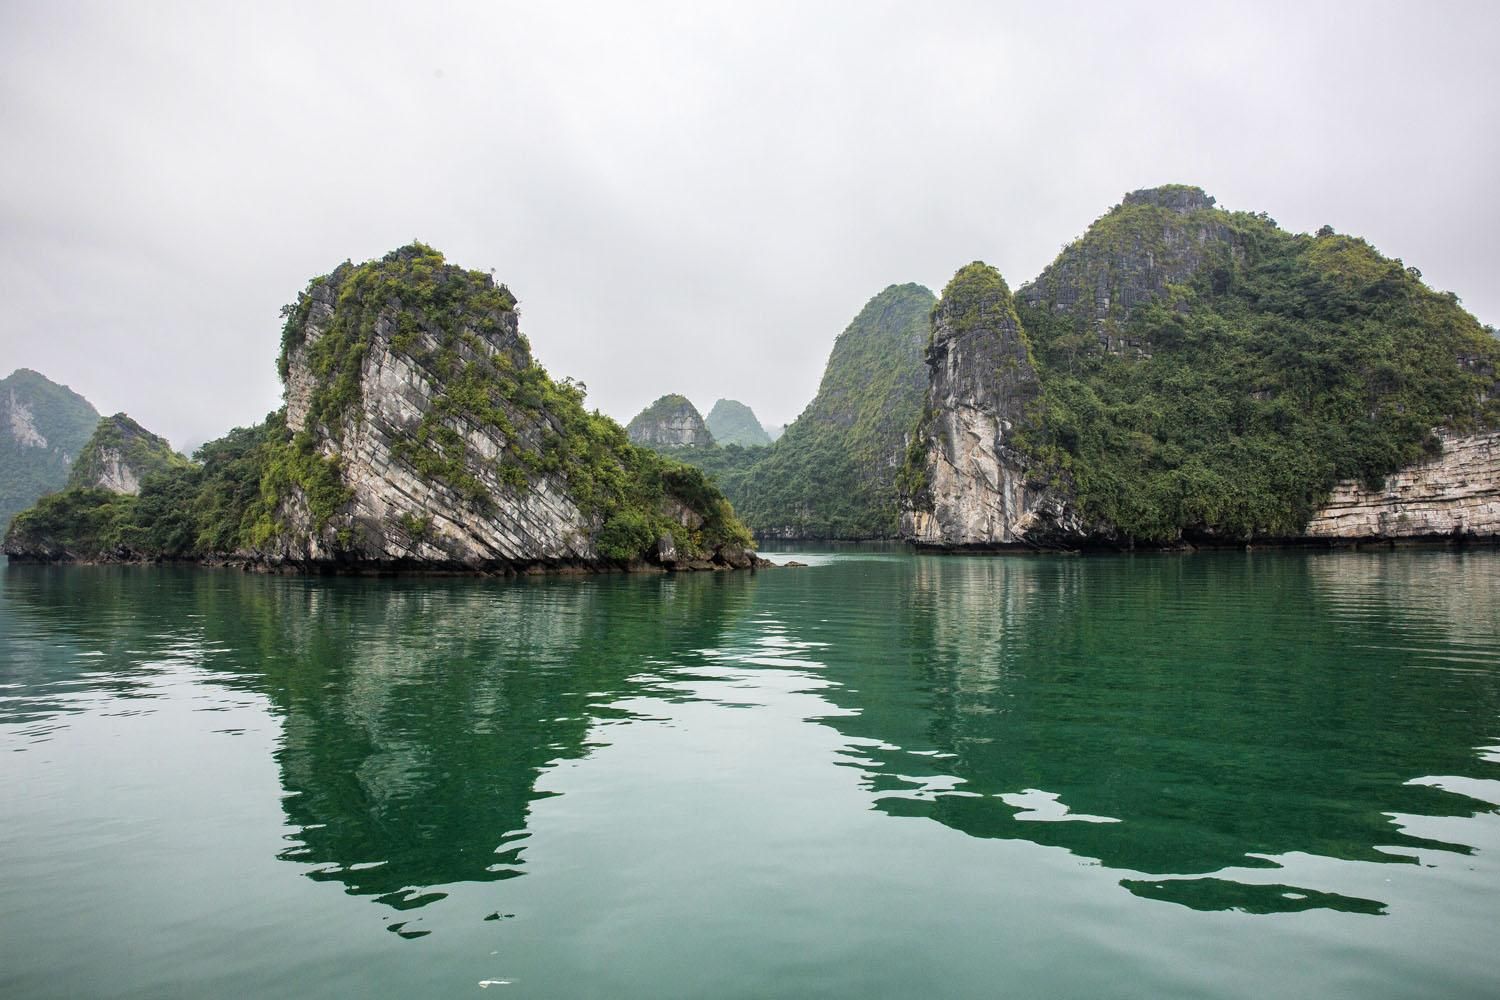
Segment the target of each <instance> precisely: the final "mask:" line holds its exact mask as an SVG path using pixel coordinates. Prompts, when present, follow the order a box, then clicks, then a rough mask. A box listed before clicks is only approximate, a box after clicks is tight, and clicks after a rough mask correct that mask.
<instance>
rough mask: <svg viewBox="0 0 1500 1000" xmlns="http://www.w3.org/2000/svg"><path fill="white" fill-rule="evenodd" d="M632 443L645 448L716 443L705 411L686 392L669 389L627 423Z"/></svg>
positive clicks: (683, 446) (627, 431)
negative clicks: (707, 422) (699, 408)
mask: <svg viewBox="0 0 1500 1000" xmlns="http://www.w3.org/2000/svg"><path fill="white" fill-rule="evenodd" d="M625 432H626V433H627V434H629V435H630V440H631V443H632V444H638V445H640V446H642V447H643V448H706V447H708V446H709V445H711V444H713V443H714V436H713V434H712V433H710V432H709V429H708V424H706V423H705V422H704V420H703V415H702V414H700V413H699V412H698V408H697V407H696V406H694V405H693V404H692V402H691V401H690V400H689V399H688V398H687V397H686V396H679V395H677V394H676V393H669V394H667V395H665V396H662V397H661V398H660V399H658V400H656V402H654V403H652V404H651V405H650V406H648V407H646V408H645V409H644V410H642V411H641V412H640V413H637V414H636V415H635V417H634V418H633V419H632V420H631V421H630V423H628V424H626V425H625Z"/></svg>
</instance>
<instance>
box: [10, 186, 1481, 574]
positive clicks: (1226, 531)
mask: <svg viewBox="0 0 1500 1000" xmlns="http://www.w3.org/2000/svg"><path fill="white" fill-rule="evenodd" d="M514 306H515V298H514V297H513V296H512V294H511V292H510V291H509V289H507V288H506V287H505V286H504V285H498V284H496V283H495V282H494V281H493V279H492V278H491V277H490V276H489V275H487V274H482V273H480V272H476V271H468V270H465V269H463V268H462V267H459V266H456V265H454V264H450V263H448V262H447V261H445V260H444V258H443V257H442V255H441V254H440V253H438V252H437V251H436V250H433V249H432V248H430V247H427V246H424V245H421V244H413V245H410V246H406V247H402V248H400V249H398V250H395V251H393V252H391V253H390V254H387V255H386V256H385V257H383V258H381V259H379V260H373V261H369V262H367V263H364V264H359V265H354V264H349V263H345V264H343V265H340V266H339V267H337V268H335V269H334V270H333V271H331V272H330V273H329V274H327V275H324V276H322V277H318V278H314V279H313V280H312V281H311V282H310V283H309V285H308V287H307V288H306V289H305V290H304V291H303V292H301V293H300V294H299V295H298V296H297V298H296V300H295V301H294V302H292V303H291V304H290V305H288V307H287V308H286V310H285V315H286V324H285V327H284V329H283V331H282V345H281V353H280V356H279V358H278V359H277V365H278V369H279V371H280V374H281V377H282V381H283V384H284V387H285V399H286V405H285V407H284V408H283V409H282V410H279V411H277V412H275V413H273V414H271V415H269V416H268V417H267V418H266V420H265V422H264V423H262V424H260V425H258V426H255V427H250V428H237V429H236V430H234V431H232V432H231V433H230V434H228V435H227V436H226V437H224V438H221V439H219V440H217V441H212V442H209V443H208V444H206V445H204V446H203V447H202V448H200V449H199V450H198V453H197V458H196V460H194V461H189V460H187V459H184V458H183V457H181V456H179V455H177V454H175V453H174V452H172V450H171V448H170V446H169V445H168V444H167V443H166V442H165V441H164V440H162V439H161V438H159V437H156V436H155V435H153V434H152V433H151V432H149V431H147V430H145V429H144V428H142V427H140V426H139V425H138V424H136V423H135V422H134V421H133V420H131V419H130V418H129V417H128V416H126V415H125V414H123V413H122V414H117V415H116V416H114V417H109V418H106V419H103V420H101V421H100V422H99V425H98V427H97V429H96V430H95V431H94V433H93V436H92V437H91V438H90V439H89V440H88V441H87V443H86V444H84V445H83V446H82V448H81V449H80V450H79V451H78V455H77V458H76V459H75V460H74V462H73V465H72V472H71V474H70V477H69V479H68V481H67V483H66V488H65V489H63V490H61V491H59V492H56V493H50V494H47V495H45V496H43V497H42V498H41V499H40V500H39V502H37V504H36V506H34V507H32V508H30V509H29V510H25V511H23V512H21V513H20V514H19V515H18V516H16V518H15V519H14V521H13V522H12V523H11V525H10V528H9V530H8V531H7V533H6V535H5V542H4V550H5V552H6V554H7V555H9V556H10V557H11V558H12V559H16V560H22V561H42V562H46V561H74V560H76V561H85V562H104V561H154V560H164V559H166V560H199V561H205V562H216V563H233V564H238V565H243V566H247V567H256V568H281V569H298V570H319V571H329V570H332V571H370V570H411V569H424V570H436V571H453V570H467V571H490V572H492V571H507V572H515V571H534V570H584V569H601V568H621V569H648V568H658V569H660V568H664V569H698V568H716V567H727V568H753V567H754V566H756V565H757V564H760V563H763V562H764V560H761V559H759V557H757V556H756V555H755V554H754V551H753V548H752V546H753V540H752V532H753V533H754V534H755V535H756V536H758V537H760V538H765V539H782V540H785V539H799V538H820V539H882V538H887V539H889V538H900V539H904V540H906V541H909V542H912V543H914V544H916V545H918V546H921V547H931V548H943V549H993V550H1004V549H1036V550H1071V549H1092V550H1109V549H1130V548H1136V547H1141V546H1148V547H1166V548H1171V547H1184V546H1203V545H1245V544H1257V543H1258V544H1268V543H1281V544H1287V543H1298V544H1356V543H1372V542H1396V541H1403V542H1407V541H1427V542H1444V543H1453V542H1476V541H1490V542H1493V541H1495V540H1496V539H1497V538H1500V431H1497V429H1496V428H1497V427H1500V389H1497V385H1500V383H1497V370H1500V341H1497V340H1496V338H1495V336H1494V335H1493V334H1492V333H1491V332H1489V331H1486V330H1485V329H1484V328H1483V327H1482V326H1481V325H1480V324H1479V322H1478V321H1477V320H1476V319H1474V317H1473V316H1471V315H1470V314H1468V313H1467V312H1465V311H1464V310H1463V308H1462V307H1461V306H1460V305H1459V303H1458V301H1457V300H1456V299H1455V298H1454V297H1453V296H1451V295H1444V294H1439V293H1436V292H1433V291H1432V290H1430V289H1429V288H1428V287H1427V286H1426V285H1424V284H1423V283H1422V280H1421V276H1420V274H1418V273H1417V272H1416V271H1415V270H1414V269H1410V268H1407V267H1404V266H1403V265H1402V263H1401V262H1400V261H1396V260H1391V259H1387V258H1385V257H1383V256H1381V255H1380V254H1379V253H1377V252H1376V251H1375V250H1374V249H1373V248H1372V247H1371V246H1370V245H1369V244H1368V243H1366V242H1364V241H1363V240H1361V239H1359V238H1358V237H1355V236H1349V235H1345V234H1341V233H1336V232H1333V231H1332V230H1331V229H1329V228H1325V229H1323V230H1320V231H1319V232H1318V233H1316V234H1312V235H1308V234H1295V233H1288V232H1285V231H1284V230H1282V229H1280V228H1279V227H1278V226H1277V225H1276V224H1275V222H1273V221H1272V220H1271V219H1269V218H1268V217H1267V216H1266V215H1265V214H1264V213H1260V214H1256V213H1249V212H1228V211H1224V210H1221V209H1219V208H1217V207H1215V204H1214V199H1213V198H1212V197H1210V196H1208V195H1206V194H1205V193H1204V192H1203V191H1201V190H1200V189H1198V188H1194V187H1186V186H1180V185H1172V186H1167V187H1162V188H1155V189H1150V190H1143V191H1135V192H1132V193H1130V194H1128V195H1126V196H1125V198H1124V199H1123V200H1122V202H1121V203H1120V204H1119V205H1117V206H1115V207H1114V208H1112V209H1110V210H1109V211H1108V212H1106V213H1105V214H1104V215H1103V216H1101V217H1100V218H1099V220H1098V221H1096V222H1095V223H1094V224H1093V225H1092V226H1090V227H1089V229H1088V231H1087V232H1085V233H1084V234H1083V235H1081V236H1080V237H1078V238H1077V239H1075V240H1073V241H1072V242H1071V243H1069V244H1068V245H1067V246H1066V247H1065V248H1064V250H1063V251H1062V253H1061V254H1060V255H1059V256H1058V257H1057V259H1056V260H1055V261H1053V263H1052V264H1051V265H1049V266H1048V267H1047V268H1046V269H1045V270H1044V271H1043V272H1042V274H1040V275H1039V276H1037V277H1036V278H1035V279H1034V280H1032V281H1030V282H1028V283H1026V284H1024V285H1022V286H1020V287H1019V288H1018V289H1017V290H1016V291H1015V292H1014V293H1012V291H1011V289H1010V288H1009V286H1008V285H1007V283H1006V281H1005V279H1004V278H1003V277H1002V276H1001V275H1000V274H999V273H998V272H997V271H995V269H993V268H991V267H989V266H987V265H985V264H983V263H980V262H975V263H972V264H967V265H965V266H963V267H961V268H960V269H959V270H958V272H957V273H956V274H955V275H954V277H953V280H952V281H951V282H949V284H948V285H947V287H946V288H945V289H944V290H943V293H942V296H941V297H940V298H938V299H937V300H936V301H935V302H934V300H933V296H932V294H931V293H930V292H928V291H927V290H926V289H925V288H922V287H920V286H917V285H898V286H892V287H890V288H888V289H886V290H885V291H883V292H881V293H879V294H878V295H876V296H875V298H873V299H872V300H871V301H870V302H869V304H867V305H866V306H865V307H864V309H862V310H861V311H860V312H859V314H858V315H857V316H856V317H855V318H854V320H853V321H852V322H851V323H850V325H849V327H848V328H847V329H846V330H844V332H843V333H842V334H840V335H839V337H838V338H837V339H836V340H835V341H834V344H833V349H832V353H831V355H830V357H829V361H828V366H827V369H826V371H825V372H824V376H823V383H822V386H821V387H820V389H819V391H818V394H817V396H816V398H815V399H814V400H813V401H812V402H811V403H810V404H809V405H808V407H807V408H806V410H804V412H803V413H802V415H801V416H800V417H799V418H798V419H797V420H796V421H794V422H793V423H792V424H791V426H790V427H788V428H787V430H786V433H785V434H784V435H782V436H781V437H779V438H778V439H777V440H776V441H775V442H774V443H772V442H771V440H770V437H769V435H768V434H767V433H766V432H765V430H764V429H763V428H762V427H761V425H760V424H759V422H758V421H757V420H756V418H755V415H754V413H753V411H752V410H750V408H749V407H746V406H745V405H744V404H743V403H740V402H738V401H735V400H727V399H719V400H718V401H717V402H716V403H715V405H714V408H713V409H712V411H711V413H710V418H709V419H708V420H705V419H704V418H703V416H702V415H701V414H700V413H699V411H698V410H697V408H696V407H695V406H694V405H693V403H692V402H691V401H690V400H689V399H688V398H687V397H685V396H682V395H677V394H669V395H666V396H663V397H661V398H660V399H658V400H657V401H656V402H654V403H652V404H651V405H650V406H649V407H647V408H646V409H645V410H643V411H642V412H641V413H640V414H638V415H637V416H636V417H635V418H634V419H633V420H631V421H630V423H629V425H628V426H627V427H626V428H624V429H622V428H621V427H620V426H619V425H618V424H616V423H615V422H614V421H612V420H610V419H609V418H608V417H606V416H603V415H602V414H600V413H598V412H597V411H595V412H592V413H591V412H589V411H587V410H586V409H585V407H584V405H583V404H584V396H583V392H582V390H581V389H579V388H578V387H577V386H576V385H575V384H574V383H573V382H571V381H570V380H568V379H561V380H558V379H554V378H552V377H551V376H549V375H548V373H547V372H546V371H545V370H544V369H543V368H542V366H541V365H540V364H539V363H538V362H537V361H536V360H535V358H534V357H533V355H532V351H531V346H530V344H529V343H528V341H527V340H526V338H525V337H524V336H523V335H522V333H521V331H520V327H519V323H518V320H517V315H516V312H515V308H514ZM28 379H30V381H27V380H28ZM8 381H12V382H16V383H17V384H18V385H19V386H20V387H21V388H20V391H21V393H22V394H21V395H17V388H11V389H10V390H9V395H8V397H7V400H6V404H7V406H8V407H9V410H10V413H11V420H10V426H11V428H12V433H11V436H10V439H9V441H8V442H7V448H8V450H9V451H10V453H11V454H12V455H14V456H17V458H13V459H11V461H13V462H15V461H17V460H18V459H19V458H21V457H27V449H31V450H33V451H35V452H36V455H35V458H36V459H38V460H42V459H43V458H44V456H45V455H47V454H49V452H47V451H46V448H45V446H44V445H45V442H44V441H43V439H42V438H41V436H40V435H39V434H38V432H37V431H36V430H35V427H34V421H33V419H32V411H31V404H29V403H28V402H27V397H26V395H25V393H26V392H27V391H28V389H27V388H26V386H27V385H33V384H34V383H35V381H36V377H35V376H34V374H32V373H22V372H18V373H16V374H15V375H13V376H12V377H11V379H10V380H8ZM30 391H35V390H34V388H33V389H32V390H30ZM714 428H717V431H715V430H714Z"/></svg>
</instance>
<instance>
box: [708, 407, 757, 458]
mask: <svg viewBox="0 0 1500 1000" xmlns="http://www.w3.org/2000/svg"><path fill="white" fill-rule="evenodd" d="M703 422H704V423H705V424H707V425H708V432H709V433H710V434H712V435H713V439H714V442H715V443H716V444H725V445H727V444H737V445H740V446H742V447H745V448H763V447H765V446H766V445H769V444H770V443H771V435H769V434H767V433H766V429H765V428H764V427H762V426H761V425H760V421H759V420H757V419H756V417H755V411H754V410H752V409H750V407H748V406H746V405H745V404H744V403H741V402H740V401H739V400H737V399H720V400H717V401H715V402H714V405H713V409H711V410H709V411H708V416H706V417H704V418H703Z"/></svg>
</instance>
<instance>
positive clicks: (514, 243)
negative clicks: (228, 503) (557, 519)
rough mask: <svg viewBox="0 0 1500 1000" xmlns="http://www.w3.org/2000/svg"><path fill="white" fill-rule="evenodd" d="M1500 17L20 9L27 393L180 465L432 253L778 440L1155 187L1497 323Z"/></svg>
mask: <svg viewBox="0 0 1500 1000" xmlns="http://www.w3.org/2000/svg"><path fill="white" fill-rule="evenodd" d="M1497 11H1500V4H1491V3H1472V4H1462V3H1411V2H1404V3H1399V4H1387V3H1372V2H1369V0H1361V2H1353V3H1338V4H1318V3H1311V2H1302V3H1292V4H1286V5H1281V6H1278V5H1273V4H1269V3H1255V4H1246V3H1236V4H1225V5H1213V4H1208V3H1203V2H1196V3H1184V4H1172V3H1163V2H1152V3H1142V4H1130V3H1087V4H1082V3H1081V4H1061V3H1048V4H1041V3H1036V4H1025V5H1022V4H1013V5H1002V4H999V3H976V4H957V3H955V4H942V3H936V2H931V3H901V4H897V3H870V2H859V3H840V4H834V3H828V4H820V3H812V2H807V0H803V2H797V3H788V4H769V3H756V4H749V3H744V4H728V3H722V4H721V3H703V2H696V3H684V4H671V5H658V4H644V3H629V4H626V3H609V4H591V5H584V4H577V5H572V4H555V3H545V4H544V3H535V2H533V3H526V4H520V3H516V4H504V3H476V4H473V5H442V4H435V3H428V2H411V0H407V2H403V3H399V4H393V5H385V4H377V3H371V2H360V3H352V4H347V5H346V4H338V5H335V4H319V3H313V2H307V0H304V2H299V3H294V4H286V5H283V4H279V3H270V2H261V0H257V2H254V3H237V4H209V3H203V2H201V0H200V2H194V3H184V4H168V3H147V2H142V3H128V4H126V3H109V4H97V5H94V4H70V3H64V2H56V0H30V2H27V0H0V375H3V374H5V373H8V372H9V371H10V370H11V369H13V368H17V367H29V368H35V369H37V370H39V371H41V372H43V373H44V374H46V375H48V376H49V377H51V378H53V379H55V380H57V381H60V382H64V383H67V384H69V385H71V386H72V387H73V388H74V389H76V390H78V391H80V392H82V393H83V394H84V395H86V396H87V397H88V398H89V399H90V400H91V401H92V402H93V403H94V404H95V405H96V406H97V407H98V408H99V409H100V410H101V411H103V412H105V413H110V412H114V411H116V410H125V411H127V412H129V413H130V414H131V415H133V416H135V417H136V418H137V419H138V420H140V421H141V422H142V423H143V424H145V425H146V426H147V427H150V428H152V429H154V430H157V431H158V432H159V433H163V434H165V435H167V436H168V437H169V438H171V439H172V441H173V442H174V443H176V444H177V445H179V446H183V445H192V444H196V443H198V442H201V441H202V440H204V439H205V438H209V437H215V436H218V435H219V434H221V433H223V432H224V431H226V430H227V429H229V428H230V427H232V426H235V425H242V424H247V423H251V422H254V421H256V420H258V419H260V418H261V417H262V416H263V415H264V414H265V413H266V412H267V411H268V410H271V409H273V408H275V407H276V406H278V405H279V404H280V386H279V384H278V382H277V380H276V373H275V366H274V357H275V354H276V350H277V343H278V336H279V330H280V319H279V317H278V315H277V312H278V309H279V308H280V306H281V305H282V304H283V303H286V302H289V301H291V300H292V299H294V298H295V297H296V295H297V292H298V290H299V289H301V288H302V287H304V286H305V284H306V283H307V281H308V279H309V278H311V277H312V276H314V275H318V274H324V273H326V272H328V271H329V270H331V269H332V268H333V267H335V266H336V265H337V264H338V263H339V262H341V261H343V260H344V259H346V258H352V259H353V260H355V261H361V260H366V259H369V258H372V257H378V256H381V255H382V254H384V253H385V252H386V251H388V250H391V249H393V248H394V247H396V246H399V245H401V244H403V243H406V242H408V241H410V240H411V239H413V238H420V239H422V240H424V241H426V242H428V243H431V244H432V245H434V246H435V247H437V248H438V249H440V250H442V251H443V252H444V253H445V254H446V255H447V257H448V259H449V261H450V262H452V263H456V264H462V265H464V266H467V267H471V268H478V269H483V270H488V269H490V268H494V269H495V274H496V276H497V277H498V278H499V279H500V280H502V281H505V282H506V283H508V284H509V285H510V287H511V289H512V290H513V291H514V292H515V293H516V295H517V297H518V298H519V299H520V309H521V324H522V329H523V330H524V331H525V332H526V333H527V334H528V335H529V337H530V338H531V342H532V345H533V348H534V350H535V351H536V353H537V355H538V357H539V358H540V359H541V361H542V362H543V363H544V364H545V365H546V366H547V368H548V369H549V370H550V371H551V372H552V374H553V375H554V376H562V375H570V376H573V377H575V378H578V379H581V380H582V381H584V382H586V383H587V384H588V386H589V398H590V402H591V404H592V405H594V406H597V407H599V408H601V409H603V410H604V411H605V412H607V413H610V414H612V415H613V416H615V417H617V418H619V419H621V420H622V421H624V420H628V419H629V418H630V417H631V416H632V415H633V414H634V413H635V412H636V411H637V410H638V409H640V408H641V407H642V406H644V405H645V404H646V403H648V402H650V401H651V400H652V399H654V398H656V397H657V396H659V395H661V394H663V393H666V392H682V393H684V394H686V395H687V396H688V397H689V398H691V399H692V400H693V401H694V402H696V403H697V404H698V405H699V407H700V408H701V409H703V410H704V411H705V412H706V410H707V409H708V407H709V406H710V405H712V403H713V401H714V400H715V399H716V398H718V397H720V396H726V397H730V398H736V399H740V400H742V401H744V402H746V403H748V404H749V405H750V406H752V407H753V408H754V409H755V411H756V413H757V414H758V415H759V416H760V417H761V419H762V420H763V422H765V423H767V424H771V423H780V422H784V421H788V420H791V419H792V418H794V417H795V416H796V415H797V413H798V412H800V411H801V409H802V407H803V406H804V405H806V403H807V402H808V401H809V400H810V399H811V397H812V394H813V393H814V391H815V390H816V388H817V382H818V379H819V377H820V375H821V373H822V367H823V363H824V361H825V360H826V359H827V356H828V351H829V348H830V346H831V345H832V342H833V339H834V337H835V336H836V335H837V334H838V333H839V331H841V330H842V329H843V328H844V326H845V325H847V323H848V322H849V320H850V319H851V318H852V317H853V316H854V314H855V313H856V312H857V311H858V310H859V309H860V307H861V306H862V305H863V304H864V303H865V301H866V300H867V299H869V298H870V296H872V295H874V294H875V293H877V292H879V291H880V290H881V289H882V288H884V287H885V286H886V285H889V284H892V283H897V282H907V281H917V282H921V283H923V284H926V285H928V286H929V287H931V288H933V289H934V290H940V289H941V287H942V285H943V284H944V283H945V282H946V281H947V279H948V278H949V277H950V276H951V275H952V273H953V271H954V270H956V269H957V268H958V267H959V266H961V265H962V264H964V263H966V262H968V261H970V260H974V259H976V258H977V259H983V260H987V261H989V262H990V263H992V264H994V265H996V266H997V267H999V268H1000V270H1001V271H1002V272H1003V273H1004V275H1005V276H1006V278H1007V279H1008V280H1009V281H1010V283H1011V285H1012V286H1016V285H1020V284H1022V283H1023V282H1025V281H1027V280H1029V279H1031V278H1033V277H1035V275H1036V274H1037V272H1038V271H1040V270H1041V268H1042V267H1044V266H1045V265H1046V264H1047V263H1048V262H1049V261H1050V260H1051V259H1052V258H1053V257H1054V256H1055V255H1056V253H1057V251H1058V249H1059V248H1060V247H1061V246H1062V245H1063V244H1064V243H1066V242H1067V241H1068V240H1070V239H1072V238H1073V237H1074V236H1076V235H1078V234H1079V233H1080V232H1082V231H1083V230H1084V229H1085V228H1086V227H1087V225H1088V224H1089V222H1090V221H1092V220H1093V219H1094V218H1096V217H1097V216H1099V215H1100V214H1102V213H1103V212H1104V211H1106V210H1107V209H1108V208H1109V207H1110V206H1111V205H1113V204H1115V203H1117V202H1118V201H1119V200H1120V197H1121V196H1122V195H1123V194H1124V193H1125V192H1126V191H1129V190H1132V189H1135V188H1140V187H1148V186H1154V185H1157V184H1162V183H1169V182H1183V183H1192V184H1198V185H1200V186H1202V187H1203V188H1205V189H1206V190H1207V191H1208V192H1209V193H1210V194H1212V195H1215V196H1217V197H1218V199H1219V203H1220V204H1221V205H1223V206H1225V207H1229V208H1234V209H1249V210H1254V211H1265V212H1268V213H1270V215H1271V216H1272V217H1273V218H1275V219H1277V220H1278V221H1279V222H1280V223H1281V224H1282V225H1283V226H1284V227H1286V228H1288V229H1292V230H1297V231H1309V230H1312V229H1315V228H1317V227H1318V226H1320V225H1322V224H1323V223H1329V224H1331V225H1333V226H1334V227H1335V228H1336V229H1338V230H1339V231H1341V232H1348V233H1353V234H1356V235H1361V236H1364V237H1366V238H1367V239H1369V240H1370V241H1371V242H1372V243H1374V244H1375V245H1376V246H1377V247H1378V248H1379V249H1380V250H1381V251H1382V252H1384V253H1386V254H1388V255H1391V256H1395V257H1401V258H1403V259H1404V260H1405V262H1406V263H1407V264H1409V265H1415V266H1417V267H1420V268H1421V269H1422V271H1423V272H1424V274H1425V276H1426V280H1427V281H1428V283H1429V284H1431V285H1432V286H1433V287H1435V288H1438V289H1444V290H1451V291H1454V292H1456V293H1458V295H1459V296H1460V297H1461V298H1462V299H1463V300H1464V303H1465V305H1467V306H1468V307H1469V308H1470V309H1471V310H1472V311H1474V312H1475V313H1476V314H1477V315H1478V316H1479V318H1480V319H1481V320H1483V321H1485V322H1488V323H1500V287H1497V284H1496V278H1497V275H1500V239H1497V234H1500V201H1497V196H1496V181H1497V178H1500V157H1497V152H1500V149H1497V146H1500V58H1497V51H1496V50H1497V44H1496V40H1497V38H1500V30H1497V29H1500V14H1497V13H1496V12H1497Z"/></svg>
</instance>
